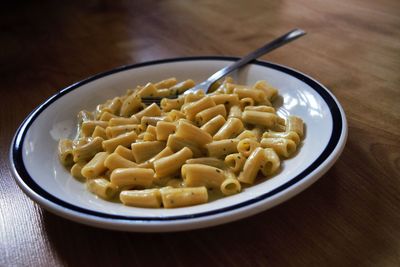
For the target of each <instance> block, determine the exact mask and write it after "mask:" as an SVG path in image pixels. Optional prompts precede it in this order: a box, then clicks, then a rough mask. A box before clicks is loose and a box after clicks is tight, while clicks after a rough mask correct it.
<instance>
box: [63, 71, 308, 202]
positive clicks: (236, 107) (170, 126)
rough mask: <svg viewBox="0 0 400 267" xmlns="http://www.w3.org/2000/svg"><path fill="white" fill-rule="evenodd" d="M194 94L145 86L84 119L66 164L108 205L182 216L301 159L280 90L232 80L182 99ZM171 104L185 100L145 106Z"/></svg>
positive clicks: (180, 87)
mask: <svg viewBox="0 0 400 267" xmlns="http://www.w3.org/2000/svg"><path fill="white" fill-rule="evenodd" d="M194 85H195V84H194V82H193V80H190V79H188V80H185V81H181V82H179V81H178V80H177V79H176V78H174V77H172V78H168V79H164V80H162V81H159V82H156V83H151V82H149V83H147V84H145V85H144V86H137V88H136V89H135V90H128V91H127V93H126V94H125V95H122V96H116V97H114V98H112V99H110V100H107V101H106V102H105V103H102V104H99V105H97V106H96V108H95V110H94V111H93V112H90V111H86V110H82V111H80V112H79V113H78V127H77V131H78V132H77V135H76V138H75V139H61V140H60V141H59V144H58V156H59V160H60V162H61V164H62V165H64V166H65V167H66V168H68V169H69V170H70V173H71V175H72V176H73V177H75V178H76V179H78V180H79V181H82V182H85V183H86V188H87V190H88V191H90V192H92V193H93V194H95V195H96V196H98V197H100V198H102V199H105V200H112V201H116V200H119V201H120V203H122V204H124V205H126V206H132V207H138V208H179V207H185V206H192V205H198V204H202V203H206V202H208V201H209V200H210V197H209V194H211V193H212V194H213V195H215V194H216V195H219V196H220V197H223V196H231V195H234V194H237V193H240V192H241V191H242V190H243V189H244V188H246V187H249V186H251V185H253V184H255V183H258V182H262V181H264V180H265V179H270V178H271V177H273V176H274V175H276V174H277V173H278V172H279V171H280V169H281V168H282V167H281V166H282V164H281V162H282V160H284V159H287V158H290V157H293V156H294V155H295V154H296V151H298V148H299V147H300V146H301V142H302V140H303V139H304V137H305V132H304V122H303V120H302V119H301V118H300V117H298V116H294V115H290V116H287V117H286V118H283V117H280V116H279V115H278V114H277V113H276V110H275V108H274V107H273V106H272V105H271V103H272V102H273V101H274V99H276V97H277V95H278V90H277V89H276V88H274V87H272V86H271V85H269V84H268V83H267V82H266V81H257V82H256V83H255V84H254V85H252V86H246V85H239V84H235V83H234V82H233V79H232V78H230V77H228V78H226V79H225V80H224V81H222V82H221V83H218V85H216V86H215V88H214V91H213V92H212V93H209V94H208V95H205V94H204V92H203V91H198V92H195V93H191V94H187V95H183V94H182V93H183V92H184V91H186V90H187V89H189V88H191V87H193V86H194ZM172 94H180V95H179V96H178V98H176V99H168V98H163V99H162V101H161V104H160V106H158V105H157V104H155V103H153V104H151V105H148V106H146V105H145V104H143V103H142V97H153V96H159V97H167V96H170V95H172ZM263 177H264V178H263ZM211 199H213V197H212V198H211Z"/></svg>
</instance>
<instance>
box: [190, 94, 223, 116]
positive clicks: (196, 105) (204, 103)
mask: <svg viewBox="0 0 400 267" xmlns="http://www.w3.org/2000/svg"><path fill="white" fill-rule="evenodd" d="M214 106H215V102H214V100H212V98H211V97H210V96H206V97H203V98H201V99H200V100H198V101H196V102H193V103H190V104H188V105H187V106H185V107H184V108H183V112H184V113H185V115H186V117H187V118H188V119H189V120H193V119H194V117H195V116H196V114H197V113H199V112H200V111H202V110H205V109H207V108H211V107H214Z"/></svg>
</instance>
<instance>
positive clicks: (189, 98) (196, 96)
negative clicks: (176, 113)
mask: <svg viewBox="0 0 400 267" xmlns="http://www.w3.org/2000/svg"><path fill="white" fill-rule="evenodd" d="M204 96H205V93H204V91H203V90H199V91H196V92H194V93H190V94H187V95H185V97H184V100H185V101H184V104H183V106H182V108H181V110H184V109H185V108H184V107H185V106H186V105H187V104H189V103H192V102H196V101H197V100H200V99H202V98H203V97H204Z"/></svg>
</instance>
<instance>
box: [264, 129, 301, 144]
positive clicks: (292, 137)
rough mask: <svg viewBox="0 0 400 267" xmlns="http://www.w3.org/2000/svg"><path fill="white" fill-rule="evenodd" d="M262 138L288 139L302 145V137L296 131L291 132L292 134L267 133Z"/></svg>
mask: <svg viewBox="0 0 400 267" xmlns="http://www.w3.org/2000/svg"><path fill="white" fill-rule="evenodd" d="M262 137H263V138H286V139H290V140H292V141H293V142H295V143H296V145H298V144H299V143H300V137H299V135H298V134H297V133H296V132H294V131H290V132H265V133H263V135H262Z"/></svg>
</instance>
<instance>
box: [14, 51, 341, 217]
mask: <svg viewBox="0 0 400 267" xmlns="http://www.w3.org/2000/svg"><path fill="white" fill-rule="evenodd" d="M238 59H239V58H238V57H226V56H196V57H177V58H167V59H160V60H153V61H146V62H142V63H136V64H130V65H124V66H121V67H117V68H114V69H111V70H108V71H105V72H101V73H99V74H96V75H93V76H91V77H89V78H86V79H84V80H81V81H78V82H76V83H74V84H72V85H70V86H67V87H65V88H64V89H62V90H60V91H59V92H58V93H56V94H54V95H53V96H51V97H49V98H48V99H47V100H45V101H44V102H43V103H42V104H40V105H39V106H37V107H36V108H35V109H34V110H33V111H32V112H31V113H30V114H29V115H28V116H27V117H26V118H25V119H24V121H23V122H22V123H21V125H20V126H19V127H18V129H17V131H16V133H15V135H14V138H13V140H12V143H11V146H10V154H9V160H10V163H11V169H12V173H13V175H14V179H15V180H16V182H17V184H18V185H19V186H20V188H21V189H22V190H23V191H24V192H25V193H26V194H27V195H28V196H29V197H31V198H32V199H33V200H35V201H37V202H39V203H40V204H42V205H43V206H44V207H47V208H48V209H50V210H51V211H54V212H55V213H58V214H59V215H62V214H60V213H65V212H66V210H67V211H68V212H67V213H69V214H70V216H72V217H81V216H82V215H84V216H89V217H92V218H93V217H94V220H95V221H96V220H99V219H100V220H104V221H109V220H114V221H115V220H119V221H121V220H122V221H131V222H132V221H135V222H138V221H140V222H143V223H146V222H147V223H148V222H160V223H161V222H171V221H181V220H190V219H201V218H207V217H210V216H219V215H221V214H224V213H228V212H231V211H234V210H237V209H241V208H244V207H246V206H251V205H253V204H256V203H260V202H262V201H265V200H267V199H269V198H271V197H272V196H276V195H278V194H280V193H282V192H284V191H285V190H289V189H290V188H293V186H294V185H296V184H298V183H300V182H305V181H307V180H310V181H309V182H308V183H306V184H307V185H306V187H308V186H309V185H311V184H312V183H313V182H315V181H316V180H317V179H318V178H319V177H320V176H322V175H323V174H324V173H325V172H326V171H327V169H329V167H331V166H332V165H333V163H334V162H335V161H336V159H337V158H338V157H339V155H340V153H341V152H342V150H343V147H344V145H345V142H346V139H347V121H346V117H345V113H344V111H343V108H342V107H341V106H340V104H339V102H338V101H337V99H336V98H335V96H334V95H333V94H332V93H331V92H330V91H329V90H328V89H327V88H326V87H325V86H323V85H322V84H320V83H319V82H318V81H316V80H314V79H313V78H311V77H309V76H308V75H306V74H304V73H302V72H300V71H297V70H295V69H292V68H289V67H286V66H283V65H279V64H276V63H272V62H267V61H261V60H254V61H252V62H251V63H250V64H254V65H260V66H264V67H267V68H271V69H274V70H277V71H280V72H283V73H286V74H288V75H290V76H292V77H295V78H297V79H299V80H301V81H302V82H304V83H305V84H307V85H308V86H310V87H311V88H312V89H313V90H315V91H316V92H317V93H318V94H319V95H320V96H321V98H322V99H323V100H324V101H325V103H326V104H327V106H328V108H329V111H330V114H331V116H332V132H331V136H330V138H329V141H328V144H327V145H326V147H325V148H324V150H323V151H322V153H321V154H320V155H319V156H318V157H317V158H316V159H315V160H314V161H313V162H312V163H310V164H309V165H308V167H307V168H305V169H304V170H303V171H302V172H301V173H299V174H298V175H297V176H295V177H293V178H292V179H290V180H289V181H287V182H286V183H284V184H282V185H280V186H278V187H276V188H274V189H273V190H271V191H269V192H266V193H263V194H261V195H260V196H258V197H255V198H252V199H249V200H245V201H243V202H240V203H237V204H233V205H228V206H226V207H222V208H218V209H213V210H210V211H205V212H200V213H195V214H185V215H174V216H162V217H146V216H126V215H115V214H108V213H103V212H99V211H93V210H89V209H86V208H82V207H79V206H76V205H73V204H71V203H67V202H65V201H63V200H61V199H59V198H58V197H56V196H54V195H52V194H51V193H50V192H47V191H45V190H44V189H43V188H41V187H40V186H39V185H38V184H37V183H36V182H35V180H34V179H33V178H32V177H31V176H30V175H29V173H28V171H27V169H26V167H25V165H24V162H23V157H22V156H23V149H22V148H23V143H24V140H25V137H26V134H27V131H28V129H29V127H30V126H31V125H32V123H33V122H34V121H35V119H36V118H37V117H38V116H39V115H40V114H41V113H42V112H43V111H44V110H46V108H47V107H48V106H50V105H51V104H52V103H53V102H55V101H56V100H57V99H59V98H61V97H62V96H64V95H65V94H68V93H69V92H72V91H73V90H75V89H77V88H79V87H81V86H83V85H85V84H88V83H90V82H92V81H94V80H97V79H100V78H102V77H105V76H109V75H112V74H114V73H118V72H123V71H127V70H131V69H135V68H141V67H145V66H151V65H159V64H168V63H176V62H182V61H206V60H210V61H213V60H222V61H236V60H238ZM332 154H333V156H332ZM321 165H325V169H324V170H321V169H320V168H319V167H320V166H321ZM313 173H314V175H311V174H313ZM312 178H313V179H312ZM304 189H305V188H304ZM302 190H303V189H302ZM302 190H296V191H298V192H292V195H295V194H297V193H299V192H300V191H302ZM282 201H284V200H282ZM282 201H279V202H282ZM277 204H279V203H277ZM275 205H276V204H275ZM265 209H266V208H265ZM70 216H69V217H70ZM96 218H97V219H96Z"/></svg>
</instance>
